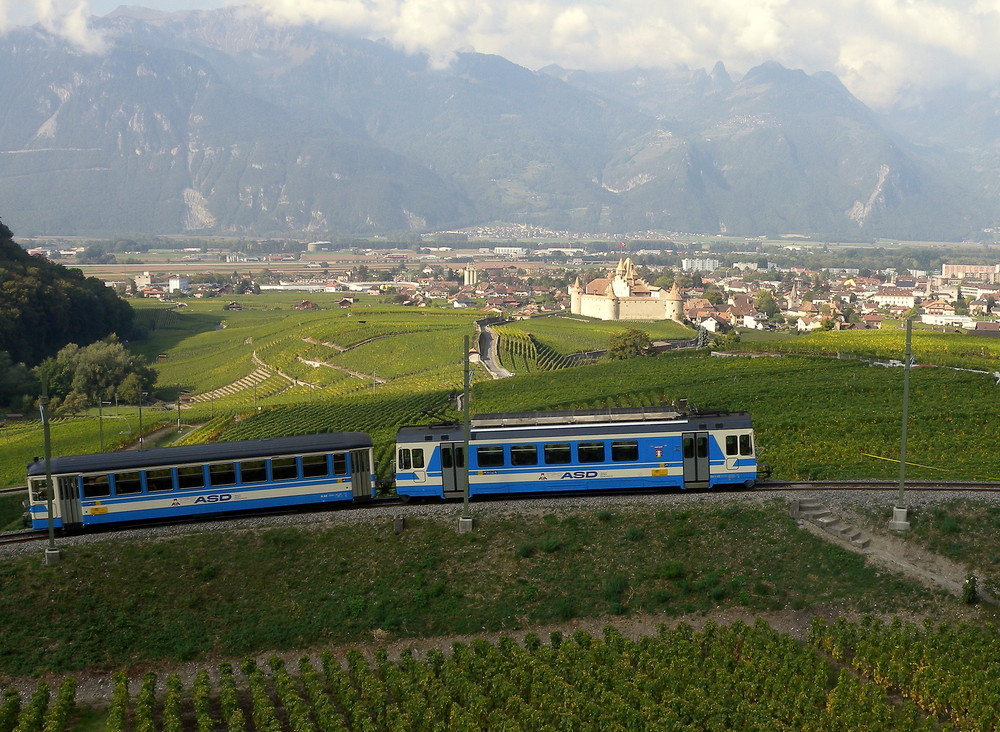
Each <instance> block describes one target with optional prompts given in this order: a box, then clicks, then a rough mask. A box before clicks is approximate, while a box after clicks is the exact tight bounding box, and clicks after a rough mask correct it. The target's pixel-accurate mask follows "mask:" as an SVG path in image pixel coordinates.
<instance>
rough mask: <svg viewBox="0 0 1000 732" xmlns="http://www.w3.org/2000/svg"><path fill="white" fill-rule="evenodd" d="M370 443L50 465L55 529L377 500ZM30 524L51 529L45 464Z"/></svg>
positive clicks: (270, 446)
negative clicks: (375, 498)
mask: <svg viewBox="0 0 1000 732" xmlns="http://www.w3.org/2000/svg"><path fill="white" fill-rule="evenodd" d="M373 466H374V459H373V454H372V440H371V437H370V436H368V435H367V434H365V433H362V432H342V433H336V434H323V435H303V436H296V437H274V438H269V439H264V440H244V441H241V442H219V443H215V444H209V445H185V446H177V447H161V448H154V449H152V450H144V451H123V452H112V453H100V454H96V455H74V456H66V457H56V458H53V459H52V460H51V461H50V472H51V477H52V487H53V495H52V522H53V525H54V526H55V527H57V528H63V529H70V530H72V529H79V528H81V527H90V526H107V525H113V524H119V523H125V522H129V521H142V520H148V519H166V520H170V519H174V518H188V517H192V516H200V515H207V514H214V513H222V512H227V511H243V510H259V509H268V508H277V507H294V506H303V505H309V504H321V503H328V502H336V501H352V500H357V499H367V498H372V497H374V476H373V469H374V468H373ZM28 489H29V490H28V496H29V499H28V502H29V506H28V511H29V516H30V520H31V526H32V527H33V528H36V529H43V528H46V527H47V526H48V520H49V515H48V493H47V490H46V478H45V461H43V460H36V461H35V462H33V463H31V464H30V465H29V466H28Z"/></svg>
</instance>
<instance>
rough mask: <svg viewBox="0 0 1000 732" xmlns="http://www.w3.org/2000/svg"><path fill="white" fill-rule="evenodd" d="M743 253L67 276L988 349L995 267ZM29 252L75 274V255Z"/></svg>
mask: <svg viewBox="0 0 1000 732" xmlns="http://www.w3.org/2000/svg"><path fill="white" fill-rule="evenodd" d="M658 243H659V242H658ZM751 243H752V244H757V245H758V246H757V247H756V249H755V250H753V251H738V250H737V251H729V252H725V253H723V254H719V253H715V252H708V253H705V252H704V251H700V250H699V249H698V247H690V248H689V250H684V249H680V248H678V249H666V250H665V249H651V248H640V246H641V245H638V244H636V243H634V242H628V243H626V241H624V240H622V241H621V242H620V244H619V247H618V249H617V250H616V249H615V248H613V247H605V248H604V249H603V250H594V249H593V248H591V249H590V250H588V249H586V248H583V247H581V246H579V245H577V244H576V243H575V242H574V243H572V244H570V243H567V244H566V245H565V246H562V247H560V246H551V245H548V246H544V247H542V246H530V245H526V244H524V243H521V242H516V243H515V244H506V243H505V244H495V243H494V244H493V245H491V246H473V243H469V242H464V241H463V242H455V243H454V244H453V245H449V246H443V245H435V246H418V247H417V248H416V249H402V248H392V247H388V248H364V247H354V248H351V249H349V250H336V249H334V247H333V245H331V244H330V243H329V242H314V243H310V244H306V245H303V246H302V247H301V251H292V252H289V251H269V252H265V251H257V252H255V251H252V250H251V251H239V250H226V249H212V248H210V247H206V246H204V245H203V246H201V247H188V248H184V249H183V250H181V251H180V256H178V250H176V249H174V250H165V252H166V253H165V254H164V252H163V251H160V252H159V254H156V253H155V252H154V250H150V251H146V252H142V253H138V252H137V253H134V254H132V255H130V254H128V253H126V255H125V257H124V258H123V257H121V256H119V257H111V258H110V259H111V260H112V261H107V259H108V258H107V257H105V258H104V261H103V262H101V263H94V264H89V263H83V264H82V265H81V266H82V267H83V268H84V270H85V272H86V273H87V274H94V275H95V276H99V277H102V278H103V279H105V281H106V283H107V284H108V286H110V287H113V288H115V289H116V290H118V291H119V292H120V293H122V294H123V295H126V296H130V297H146V298H158V299H161V300H176V301H178V302H183V300H184V299H185V298H190V297H193V298H205V297H226V296H228V295H236V294H253V293H261V292H267V291H275V290H278V291H301V292H303V299H302V300H301V301H299V302H298V303H297V307H299V308H301V309H309V308H314V307H317V305H316V304H315V303H314V302H312V301H311V300H309V299H308V295H309V294H310V293H321V292H322V293H340V294H341V295H342V296H341V297H340V298H339V300H338V304H339V306H340V307H345V308H347V307H351V306H352V305H354V304H355V300H356V298H357V296H358V295H361V294H364V295H368V296H374V297H377V298H379V299H380V300H381V301H384V302H391V303H395V304H399V305H404V306H412V307H428V306H436V307H452V308H472V309H477V310H479V311H482V312H483V313H485V314H488V315H493V316H496V317H504V318H510V319H523V318H528V317H535V316H540V315H549V314H558V313H566V314H574V315H580V316H587V317H593V318H597V319H600V320H631V321H649V320H675V321H677V322H681V323H684V324H687V325H689V326H691V327H692V328H696V329H703V330H705V331H708V332H710V333H726V332H730V331H732V330H734V329H737V330H746V329H750V330H779V329H780V330H790V331H795V332H807V331H812V330H817V329H826V330H846V329H873V328H880V327H881V326H882V322H883V320H884V319H888V320H891V321H898V320H900V319H902V318H904V317H913V318H915V319H916V320H917V321H918V322H921V323H923V324H924V325H925V326H926V327H935V328H941V329H953V330H954V329H961V330H963V331H966V332H970V333H974V334H976V335H985V336H994V337H1000V310H998V309H997V306H996V303H997V301H998V300H1000V264H996V263H994V264H951V263H942V264H941V265H940V269H939V270H937V271H930V270H920V269H907V268H905V267H897V268H881V269H874V268H864V267H844V266H825V267H810V266H807V265H803V264H795V263H794V260H795V259H796V257H795V254H796V253H797V252H798V250H799V247H798V246H786V247H784V248H782V249H779V250H777V253H775V252H774V251H770V250H762V249H761V247H760V246H759V242H751ZM271 248H272V249H273V248H275V247H271ZM284 248H287V246H286V247H284ZM248 249H251V248H249V247H248ZM29 251H31V252H33V253H37V254H42V255H45V256H49V257H53V258H58V257H60V256H61V258H62V259H63V260H67V259H68V260H71V261H72V260H74V259H75V260H76V261H80V255H81V253H82V251H83V249H82V248H76V249H73V248H70V249H61V250H60V249H57V248H53V247H36V248H32V249H29ZM964 258H965V259H968V257H964ZM772 259H775V260H778V261H777V262H775V261H771V260H772ZM782 259H784V260H786V261H784V262H782V261H781V260H782ZM66 263H67V264H70V265H71V266H72V264H71V262H66ZM234 307H239V305H236V304H235V303H234Z"/></svg>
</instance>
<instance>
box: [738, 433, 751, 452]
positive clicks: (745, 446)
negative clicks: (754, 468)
mask: <svg viewBox="0 0 1000 732" xmlns="http://www.w3.org/2000/svg"><path fill="white" fill-rule="evenodd" d="M740 455H753V440H751V439H750V435H740Z"/></svg>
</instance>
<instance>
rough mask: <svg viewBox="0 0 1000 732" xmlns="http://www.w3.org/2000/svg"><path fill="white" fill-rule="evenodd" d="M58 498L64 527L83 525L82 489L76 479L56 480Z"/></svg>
mask: <svg viewBox="0 0 1000 732" xmlns="http://www.w3.org/2000/svg"><path fill="white" fill-rule="evenodd" d="M54 482H55V483H56V498H57V499H58V500H59V515H60V516H62V520H63V526H73V525H75V524H81V523H83V517H82V515H81V513H80V489H79V487H78V484H77V480H76V477H75V476H74V477H71V478H56V479H54Z"/></svg>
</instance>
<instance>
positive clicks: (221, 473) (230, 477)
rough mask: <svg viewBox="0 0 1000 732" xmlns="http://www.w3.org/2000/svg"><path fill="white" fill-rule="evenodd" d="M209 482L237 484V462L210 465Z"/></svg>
mask: <svg viewBox="0 0 1000 732" xmlns="http://www.w3.org/2000/svg"><path fill="white" fill-rule="evenodd" d="M208 482H209V483H211V484H212V485H236V463H215V464H213V465H209V466H208Z"/></svg>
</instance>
